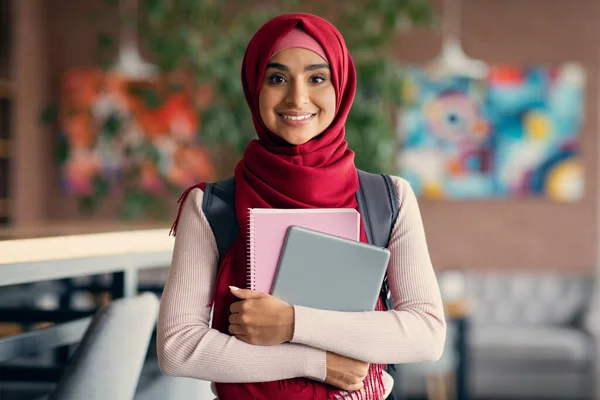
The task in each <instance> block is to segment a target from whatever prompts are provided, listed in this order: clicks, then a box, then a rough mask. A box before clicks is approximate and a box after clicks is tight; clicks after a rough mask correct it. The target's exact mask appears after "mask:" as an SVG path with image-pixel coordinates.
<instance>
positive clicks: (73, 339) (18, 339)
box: [0, 234, 172, 381]
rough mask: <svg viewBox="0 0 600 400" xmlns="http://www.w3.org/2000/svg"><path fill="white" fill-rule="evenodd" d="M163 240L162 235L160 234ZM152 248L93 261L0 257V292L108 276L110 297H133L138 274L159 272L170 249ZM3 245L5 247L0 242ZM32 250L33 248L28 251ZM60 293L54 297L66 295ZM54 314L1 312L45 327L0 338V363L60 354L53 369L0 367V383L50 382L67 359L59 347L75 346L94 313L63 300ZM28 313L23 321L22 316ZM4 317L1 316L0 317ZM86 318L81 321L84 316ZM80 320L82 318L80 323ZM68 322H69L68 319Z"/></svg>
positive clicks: (63, 348)
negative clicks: (6, 259)
mask: <svg viewBox="0 0 600 400" xmlns="http://www.w3.org/2000/svg"><path fill="white" fill-rule="evenodd" d="M165 236H166V234H165ZM167 240H168V239H166V240H165V244H163V245H161V246H155V247H158V250H159V251H147V252H143V251H139V249H137V250H136V252H135V253H128V254H105V255H99V256H94V257H84V258H82V257H79V258H63V259H61V258H54V259H52V260H47V261H43V260H42V261H33V262H16V263H3V260H2V254H0V288H1V287H7V286H13V285H27V284H35V283H39V282H45V281H69V280H70V279H72V278H77V277H83V276H97V275H106V274H110V275H112V284H111V285H110V288H109V290H108V291H109V292H110V295H111V298H113V299H114V298H120V297H128V296H133V295H135V294H136V293H137V292H138V289H139V285H138V273H139V271H141V270H145V269H154V268H164V267H168V266H169V265H170V263H171V257H172V250H170V249H169V247H170V244H167V243H166V241H167ZM3 245H6V242H5V243H3ZM31 251H35V249H33V248H32V249H31ZM69 295H70V293H62V294H60V296H63V297H64V296H69ZM60 303H61V306H60V307H59V309H57V310H40V309H28V310H20V309H18V308H11V309H6V308H4V309H1V308H0V320H2V321H5V322H6V321H7V318H9V319H10V318H24V319H22V320H23V321H26V320H28V321H31V320H36V319H37V320H38V321H44V322H51V323H52V325H51V326H49V327H46V328H41V329H36V330H32V331H28V332H25V333H21V334H17V335H13V336H8V337H4V338H0V362H1V363H5V362H8V361H10V360H13V359H16V358H19V357H26V356H29V355H31V354H38V353H40V352H44V351H48V350H60V349H62V350H63V351H62V352H58V353H57V354H61V355H59V356H58V357H55V361H57V362H56V364H57V365H55V366H53V367H43V368H41V367H40V368H38V367H32V368H24V367H20V366H16V367H13V366H0V381H9V380H19V381H21V380H40V381H55V380H56V379H57V378H58V377H59V376H60V373H61V371H62V367H64V365H60V364H64V363H66V361H67V359H68V352H65V351H64V350H65V349H68V348H65V346H68V345H72V344H75V343H78V342H79V341H80V340H81V338H82V336H83V334H84V333H85V330H86V329H87V327H88V325H89V323H90V321H91V314H93V313H94V312H95V311H96V310H91V311H88V312H87V313H86V312H83V311H78V310H73V309H71V308H70V307H69V305H68V304H69V301H61V302H60ZM28 312H29V313H31V314H32V315H29V316H28V317H26V316H25V315H26V314H27V313H28ZM3 314H4V317H3V316H2V315H3ZM84 315H87V316H84ZM82 316H84V317H83V318H81V317H82ZM69 317H73V318H75V319H71V320H69Z"/></svg>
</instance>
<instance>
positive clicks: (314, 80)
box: [310, 76, 325, 84]
mask: <svg viewBox="0 0 600 400" xmlns="http://www.w3.org/2000/svg"><path fill="white" fill-rule="evenodd" d="M310 82H311V83H316V84H319V83H323V82H325V77H323V76H313V77H312V78H311V79H310Z"/></svg>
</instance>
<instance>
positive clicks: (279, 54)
mask: <svg viewBox="0 0 600 400" xmlns="http://www.w3.org/2000/svg"><path fill="white" fill-rule="evenodd" d="M242 84H243V87H244V91H245V94H246V100H247V102H248V105H249V107H250V111H251V113H252V117H253V121H254V126H255V129H256V133H257V134H258V140H253V141H252V142H250V143H249V144H248V147H247V148H246V151H245V153H244V157H243V159H242V160H241V161H240V162H239V164H238V165H237V167H236V169H235V185H236V197H235V209H236V213H237V218H238V222H239V226H240V235H239V237H238V239H237V241H236V242H235V243H234V244H233V245H232V246H231V248H230V249H229V250H228V251H227V252H226V253H225V254H224V256H223V257H222V259H221V261H220V264H219V261H218V259H219V256H218V252H217V247H216V242H215V237H214V236H213V233H212V231H211V228H210V226H209V224H208V221H207V219H206V217H205V216H204V214H203V213H202V199H203V191H202V190H203V189H204V185H203V184H200V185H198V186H197V187H193V188H190V189H188V190H187V191H186V192H185V193H184V196H182V199H181V202H182V208H181V210H180V215H179V217H178V219H177V221H176V222H175V224H174V228H176V229H177V236H176V241H175V249H174V254H173V261H172V265H171V270H170V272H169V278H168V281H167V284H166V286H165V290H164V294H163V297H162V301H161V309H160V316H159V324H158V351H159V362H160V367H161V370H162V371H163V373H165V374H167V375H173V376H186V377H193V378H197V379H203V380H207V381H212V382H216V389H217V393H218V398H219V400H245V399H261V400H262V399H265V400H270V399H273V400H278V399H287V400H300V399H336V398H342V399H345V398H348V399H350V398H356V399H367V400H380V399H382V398H384V396H385V395H387V393H389V391H390V390H391V385H392V383H393V381H392V380H391V379H389V375H387V374H385V372H383V369H384V365H385V364H399V363H409V362H419V361H427V360H436V359H438V358H439V357H440V355H441V353H442V349H443V346H444V342H445V334H446V325H445V321H444V315H443V307H442V301H441V298H440V293H439V288H438V285H437V281H436V277H435V274H434V271H433V268H432V266H431V261H430V258H429V253H428V250H427V245H426V241H425V234H424V231H423V224H422V222H421V217H420V213H419V208H418V205H417V200H416V198H415V195H414V193H413V191H412V190H411V188H410V186H409V184H408V183H407V182H406V181H405V180H403V179H401V178H397V177H393V181H394V183H395V185H396V191H397V194H398V199H399V203H400V213H399V215H398V218H397V220H396V222H395V224H394V228H393V232H392V236H391V239H390V243H389V249H390V251H391V253H392V254H391V259H390V264H389V267H388V280H389V285H390V290H391V292H392V297H393V299H394V308H393V309H392V310H388V311H386V310H385V307H384V305H383V302H382V301H381V300H380V301H379V303H378V306H377V311H373V312H365V313H343V312H334V311H323V310H315V309H309V308H304V307H292V306H290V305H289V304H286V303H285V302H283V301H281V300H279V299H277V298H275V297H273V296H270V295H268V294H265V293H258V292H253V291H250V290H246V289H241V288H243V287H244V286H245V282H246V232H247V226H248V220H247V216H248V212H247V209H248V208H251V207H261V208H269V207H271V208H314V207H318V208H354V209H357V210H358V204H357V201H356V197H355V194H356V191H357V190H358V187H359V185H358V176H357V171H356V167H355V165H354V153H353V152H352V151H351V150H349V149H348V148H347V143H346V141H345V139H344V123H345V121H346V117H347V115H348V112H349V111H350V108H351V106H352V102H353V100H354V94H355V89H356V74H355V70H354V65H353V63H352V59H351V57H350V55H349V53H348V50H347V49H346V46H345V44H344V40H343V38H342V36H341V34H340V33H339V32H338V31H337V29H336V28H335V27H334V26H333V25H331V24H330V23H329V22H327V21H325V20H323V19H321V18H319V17H316V16H313V15H309V14H289V15H283V16H279V17H277V18H274V19H272V20H270V21H269V22H267V23H266V24H265V25H264V26H263V27H261V28H260V29H259V30H258V31H257V32H256V34H255V35H254V37H253V38H252V40H251V41H250V43H249V45H248V48H247V50H246V54H245V57H244V60H243V65H242ZM382 196H385V194H383V193H382ZM359 211H360V210H359ZM361 240H362V241H364V242H366V240H367V239H366V235H365V232H364V227H363V229H362V232H361ZM217 264H219V265H217ZM217 271H219V273H218V274H217ZM343 279H344V277H343V276H340V280H341V281H343ZM213 304H214V315H213V321H212V329H211V326H210V324H209V322H210V317H211V306H212V305H213Z"/></svg>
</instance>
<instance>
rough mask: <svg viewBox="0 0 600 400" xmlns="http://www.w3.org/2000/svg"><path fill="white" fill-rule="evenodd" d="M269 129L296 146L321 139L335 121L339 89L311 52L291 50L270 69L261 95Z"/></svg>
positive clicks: (274, 60)
mask: <svg viewBox="0 0 600 400" xmlns="http://www.w3.org/2000/svg"><path fill="white" fill-rule="evenodd" d="M259 108H260V116H261V118H262V120H263V122H264V124H265V125H266V127H267V128H268V129H269V130H270V131H271V132H273V133H274V134H275V135H277V136H279V137H281V138H282V139H284V140H285V141H286V142H288V143H290V144H292V145H300V144H304V143H306V142H308V141H309V140H311V139H312V138H314V137H315V136H318V135H319V134H320V133H321V132H323V131H324V130H325V129H327V127H328V126H329V125H330V124H331V122H332V121H333V119H334V117H335V108H336V99H335V89H334V87H333V83H332V82H331V70H330V69H329V65H328V64H327V62H326V61H325V60H324V59H323V58H322V57H321V56H319V55H318V54H317V53H314V52H312V51H310V50H306V49H303V48H297V47H294V48H288V49H285V50H282V51H280V52H279V53H277V54H275V56H273V57H272V58H271V59H270V60H269V63H268V65H267V69H266V71H265V76H264V78H263V82H262V85H261V89H260V93H259Z"/></svg>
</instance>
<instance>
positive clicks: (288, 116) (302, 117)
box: [279, 114, 313, 121]
mask: <svg viewBox="0 0 600 400" xmlns="http://www.w3.org/2000/svg"><path fill="white" fill-rule="evenodd" d="M279 115H281V116H282V117H283V118H285V119H290V120H292V121H302V120H304V119H309V118H312V116H313V114H309V115H303V116H298V117H296V116H291V115H285V114H279Z"/></svg>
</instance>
